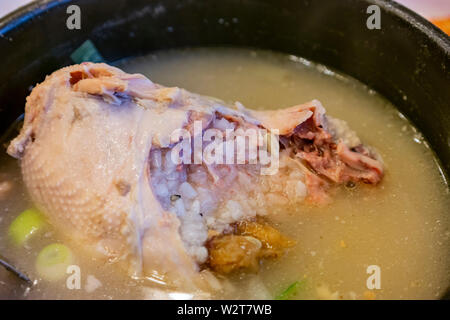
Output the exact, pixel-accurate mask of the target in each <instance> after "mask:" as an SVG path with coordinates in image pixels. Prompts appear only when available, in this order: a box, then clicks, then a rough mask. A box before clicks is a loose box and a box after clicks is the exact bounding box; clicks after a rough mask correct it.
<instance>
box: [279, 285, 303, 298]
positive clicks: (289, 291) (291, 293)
mask: <svg viewBox="0 0 450 320" xmlns="http://www.w3.org/2000/svg"><path fill="white" fill-rule="evenodd" d="M304 284H305V281H295V282H294V283H292V284H291V285H289V287H287V288H286V289H285V290H284V291H283V292H282V293H280V294H279V295H278V296H276V297H275V300H289V299H292V298H293V297H295V296H296V295H297V293H298V292H299V291H300V289H302V287H303V286H304Z"/></svg>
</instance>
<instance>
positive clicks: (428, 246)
mask: <svg viewBox="0 0 450 320" xmlns="http://www.w3.org/2000/svg"><path fill="white" fill-rule="evenodd" d="M118 66H119V67H120V68H122V69H124V70H125V71H127V72H129V73H142V74H144V75H146V76H147V77H149V78H150V79H152V81H154V82H157V83H161V84H164V85H166V86H178V87H181V88H185V89H187V90H189V91H191V92H196V93H199V94H203V95H207V96H213V97H217V98H220V99H222V100H224V101H239V102H241V103H243V104H244V105H245V106H246V107H249V108H257V109H265V110H267V109H273V108H275V107H276V108H280V107H289V106H292V105H295V104H298V103H302V102H305V101H310V100H313V99H318V100H320V101H321V102H322V104H323V105H324V106H325V107H326V109H327V113H328V114H330V115H332V116H335V117H336V118H340V119H344V120H346V121H347V122H348V123H349V125H350V127H351V128H352V129H353V130H355V131H356V132H357V134H358V135H359V137H360V138H361V139H362V140H363V141H364V142H365V143H367V144H368V145H371V146H374V147H375V148H376V149H377V151H378V152H379V153H380V155H381V156H382V158H383V161H384V165H385V176H384V179H383V181H382V182H381V184H380V185H379V186H377V187H369V186H365V185H362V184H358V185H356V186H354V185H349V186H347V187H344V186H343V187H341V188H340V189H338V190H336V194H335V195H334V197H333V202H332V203H331V204H329V205H326V206H321V207H315V206H310V205H308V204H300V205H295V206H279V207H277V208H274V209H271V210H273V212H272V213H271V214H270V216H269V218H268V219H269V221H270V223H271V224H272V225H273V226H276V228H277V229H278V230H280V231H281V232H282V233H283V234H284V235H286V236H288V237H290V238H291V239H293V240H295V241H296V243H297V244H296V245H295V246H294V247H292V248H290V249H289V250H287V252H286V254H284V255H283V256H282V257H281V258H279V259H276V260H264V261H263V262H262V263H261V266H260V269H259V272H257V273H253V272H239V273H234V274H232V275H229V276H221V278H224V279H226V281H225V283H226V285H225V286H224V287H223V289H222V290H221V291H220V292H219V293H217V294H215V296H214V298H219V299H220V298H238V299H273V298H276V297H280V294H282V293H283V291H285V290H286V288H288V287H289V286H291V285H294V287H295V288H294V289H295V290H292V292H288V295H286V294H285V295H284V296H282V298H294V299H295V298H297V299H372V298H375V299H411V298H424V299H433V298H439V297H440V296H441V295H442V294H443V293H444V291H445V290H446V289H447V286H448V283H449V282H450V272H449V268H448V266H449V265H450V254H449V250H448V248H449V246H450V230H449V225H450V223H449V217H448V207H449V204H450V201H449V195H448V187H447V185H446V184H445V181H444V177H443V176H442V175H441V171H440V170H439V165H438V163H437V162H436V160H435V157H434V155H433V153H432V151H431V150H430V149H429V148H428V146H427V144H426V142H425V141H424V139H423V138H422V136H421V134H420V133H419V132H417V130H416V129H415V128H414V127H413V126H411V125H410V124H409V123H408V121H407V120H406V119H405V118H404V117H403V116H402V115H401V114H399V113H398V111H396V109H395V108H394V107H393V106H392V105H391V104H390V103H389V102H387V101H386V100H384V99H383V98H382V97H380V96H379V95H377V94H376V93H374V92H373V91H372V90H370V89H368V88H366V87H364V86H363V85H362V84H360V83H358V82H357V81H355V80H354V79H351V78H349V77H347V76H344V75H341V74H339V73H336V72H334V71H332V70H329V69H327V68H326V67H324V66H321V65H316V64H314V63H311V62H309V61H306V60H304V59H301V58H298V57H293V56H286V55H282V54H277V53H272V52H265V51H253V50H246V49H225V48H216V49H184V50H171V51H163V52H157V53H155V54H153V55H150V56H146V57H141V58H136V59H130V60H126V61H121V62H119V63H118ZM0 179H1V180H0V184H1V186H2V187H1V188H0V192H2V194H0V202H1V207H2V214H1V215H0V252H1V253H2V254H3V255H4V256H5V257H8V258H9V259H10V260H11V262H13V263H14V264H15V265H16V266H17V267H19V268H20V269H21V270H23V271H25V272H26V273H27V274H28V275H29V276H30V277H31V278H32V279H39V277H38V275H37V273H36V259H37V257H38V254H39V252H40V251H41V250H42V248H44V247H45V246H47V245H49V244H52V243H60V244H65V245H67V246H68V247H70V249H71V251H72V253H73V261H72V262H71V263H73V264H75V265H78V266H80V270H81V276H82V277H81V289H79V290H76V289H72V290H70V289H68V288H67V286H66V279H67V277H68V276H69V275H67V276H66V277H63V278H62V279H60V280H58V281H53V282H52V281H46V280H38V282H37V284H36V285H35V286H34V287H33V288H32V289H31V290H26V288H25V286H24V285H23V284H20V282H17V280H16V279H14V277H12V276H11V275H10V274H9V273H8V272H7V271H5V270H3V269H2V268H0V297H8V298H22V297H25V298H29V299H33V298H43V299H50V298H66V299H80V298H96V299H114V298H136V299H141V298H148V297H151V296H150V295H149V290H148V289H146V288H149V287H152V286H153V285H154V283H153V282H152V281H150V280H143V279H140V280H135V279H132V278H130V277H129V276H128V275H127V274H125V273H124V272H123V271H122V270H120V269H118V268H117V267H116V266H115V265H114V263H111V264H107V265H106V266H105V264H104V263H103V262H99V261H98V260H97V259H96V258H95V257H90V256H87V255H86V253H85V252H83V251H82V250H80V248H77V246H76V245H74V244H73V243H71V242H70V241H68V240H67V239H66V237H65V236H64V235H63V234H60V233H58V231H57V230H54V229H53V228H52V227H50V226H49V225H46V226H45V227H43V230H41V231H40V232H39V233H37V234H36V235H35V236H34V237H33V238H32V239H31V240H30V241H27V242H26V244H25V246H17V245H14V244H13V243H12V242H11V239H10V236H8V229H9V228H10V225H11V223H12V221H13V220H14V219H15V218H16V217H17V216H18V214H19V213H21V212H22V211H24V210H25V209H27V208H30V207H32V206H33V204H32V203H31V201H30V200H29V198H28V196H27V193H26V191H25V189H24V185H23V182H22V177H21V174H20V168H19V164H18V162H17V161H16V160H14V159H12V158H10V157H9V156H7V155H6V154H4V155H2V159H1V162H0ZM372 265H376V266H379V268H380V271H381V289H379V290H369V289H368V288H367V286H366V281H367V278H368V277H369V276H370V274H368V273H367V268H368V267H369V266H372ZM152 297H154V295H153V296H152Z"/></svg>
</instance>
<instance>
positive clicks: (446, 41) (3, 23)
mask: <svg viewBox="0 0 450 320" xmlns="http://www.w3.org/2000/svg"><path fill="white" fill-rule="evenodd" d="M358 1H361V2H366V3H367V4H368V5H377V6H379V7H380V8H382V9H383V10H384V11H386V12H387V13H390V14H392V15H395V16H397V17H399V18H400V19H402V20H404V21H406V22H407V23H408V24H410V25H411V26H412V27H413V28H414V29H416V30H418V31H419V32H421V33H423V34H424V35H425V36H427V37H428V38H429V39H431V40H432V41H433V42H435V43H436V44H437V45H438V46H439V47H441V48H442V49H444V51H445V52H446V54H447V55H449V56H450V36H448V35H447V34H446V33H445V32H444V31H442V30H441V29H439V28H438V27H437V26H436V25H434V24H433V23H432V22H431V21H429V20H427V19H426V18H425V17H423V16H421V15H420V14H418V13H416V12H415V11H413V10H411V9H409V8H407V7H405V6H404V5H402V4H400V3H398V2H396V1H393V0H358ZM76 2H77V1H76V0H35V1H33V2H31V3H28V4H25V5H23V6H21V7H19V8H17V9H16V10H14V11H12V12H10V13H9V14H7V15H6V16H4V17H1V18H0V39H1V38H8V36H7V35H8V33H9V32H12V31H14V29H16V28H18V27H20V26H21V25H22V24H24V23H26V22H27V21H29V20H31V19H33V18H35V17H37V16H39V15H40V14H43V13H45V12H47V11H49V10H51V9H52V8H54V7H57V6H62V5H65V4H76Z"/></svg>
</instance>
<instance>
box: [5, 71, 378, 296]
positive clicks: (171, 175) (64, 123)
mask: <svg viewBox="0 0 450 320" xmlns="http://www.w3.org/2000/svg"><path fill="white" fill-rule="evenodd" d="M195 121H200V123H201V131H202V132H203V131H204V130H206V129H208V128H219V129H220V130H225V128H234V129H236V128H243V129H248V128H264V129H267V130H268V131H270V132H277V135H276V138H277V142H276V143H277V147H279V149H280V157H281V158H282V159H283V163H289V171H286V170H287V169H286V168H285V167H283V168H281V169H280V172H279V173H277V174H275V177H272V179H278V180H279V181H285V180H286V179H287V178H286V177H288V175H289V177H290V178H289V181H288V182H286V184H283V185H282V188H281V189H280V188H279V186H274V187H273V188H272V189H270V190H269V189H267V188H265V187H261V188H260V189H258V188H259V187H258V188H257V187H256V185H258V184H260V183H261V185H264V184H265V183H266V182H267V180H265V179H269V178H265V177H261V176H259V175H258V173H259V171H258V170H256V169H257V168H258V167H257V166H255V165H250V164H249V163H246V164H243V165H226V164H219V165H205V164H203V163H200V164H181V165H176V166H174V167H173V168H172V169H171V168H169V169H167V166H168V165H167V164H164V163H161V161H162V162H164V158H165V156H166V155H167V154H168V152H169V151H170V150H172V149H173V148H174V147H175V146H177V144H180V143H181V142H180V139H181V138H178V139H177V138H174V136H173V134H172V133H173V132H174V131H176V130H178V129H185V130H187V131H188V132H193V126H194V122H195ZM204 147H205V146H204V145H203V146H202V148H204ZM268 152H270V150H269V151H268ZM8 153H9V154H10V155H12V156H14V157H16V158H19V159H20V161H21V168H22V174H23V179H24V181H25V184H26V186H27V189H28V191H29V193H30V195H31V197H32V199H33V201H34V202H35V204H36V206H37V207H38V208H40V209H41V210H42V211H43V212H44V213H45V214H46V215H47V217H48V219H49V221H50V222H51V223H52V224H53V225H54V226H55V227H56V228H57V229H58V230H61V231H62V232H64V233H65V234H66V235H67V236H68V237H70V238H72V239H73V240H74V241H78V242H79V243H81V244H82V245H83V246H85V247H86V248H87V249H90V250H91V251H92V252H97V253H99V254H100V255H104V256H106V257H109V258H110V259H113V260H119V261H125V262H126V265H127V266H128V268H129V270H130V271H131V272H132V273H133V274H135V275H137V276H140V275H146V276H149V277H155V278H157V279H163V281H165V282H168V283H170V284H172V285H174V286H177V287H179V288H183V289H185V290H198V289H204V288H205V286H206V285H205V280H204V278H203V277H202V273H201V272H200V270H201V269H202V268H203V267H204V266H205V265H207V263H208V251H207V248H206V243H207V241H209V240H210V239H212V238H213V237H214V236H217V235H219V234H223V233H226V232H229V228H230V226H232V225H233V223H236V222H239V221H242V220H245V219H249V218H250V219H251V218H255V217H256V216H257V215H265V214H267V210H266V209H267V207H268V206H270V204H271V203H272V202H273V203H274V205H278V203H284V202H285V200H286V199H287V201H288V202H289V201H294V200H292V198H295V197H298V199H299V201H303V200H304V199H306V201H309V202H310V203H312V204H323V203H326V202H327V201H329V198H330V197H329V192H328V191H329V190H330V189H331V188H332V187H333V186H335V185H339V184H343V183H347V182H352V183H356V182H363V183H368V184H374V185H375V184H377V183H379V182H380V180H381V179H382V176H383V167H382V164H381V160H380V158H379V156H378V155H377V154H376V153H375V152H374V151H373V150H372V149H370V148H368V147H365V146H364V145H363V144H362V143H361V142H360V141H359V139H358V138H357V136H356V135H355V134H354V132H353V131H351V130H350V129H348V127H347V126H346V124H345V123H342V122H340V120H336V119H332V118H330V117H327V116H326V115H325V109H324V108H323V107H322V106H321V104H320V103H319V102H318V101H312V102H310V103H307V104H304V105H298V106H294V107H292V108H289V109H284V110H276V111H264V112H263V111H258V112H256V111H252V110H249V109H246V108H245V107H243V106H242V105H241V104H239V103H235V104H234V105H227V104H225V103H224V102H222V101H220V100H217V99H214V98H209V97H204V96H200V95H196V94H193V93H190V92H188V91H186V90H183V89H180V88H168V87H164V86H161V85H158V84H155V83H153V82H152V81H150V80H149V79H147V78H146V77H144V76H142V75H140V74H127V73H125V72H123V71H121V70H119V69H117V68H114V67H111V66H108V65H106V64H92V63H84V64H81V65H74V66H70V67H66V68H63V69H61V70H58V71H56V72H54V73H53V74H52V75H50V76H48V77H47V78H46V79H45V81H44V82H42V83H41V84H39V85H37V86H36V87H35V88H34V89H33V91H32V93H31V94H30V96H29V97H28V98H27V104H26V109H25V122H24V126H23V128H22V130H21V133H20V135H19V136H18V137H17V138H15V139H14V140H13V141H12V142H11V144H10V146H9V148H8ZM283 170H285V171H283ZM230 177H233V178H230ZM285 178H286V179H285ZM202 179H203V180H202ZM297 180H298V181H297ZM245 181H247V182H245ZM286 181H287V180H286ZM246 183H249V184H246ZM248 186H251V187H248ZM291 187H292V188H294V189H293V190H294V191H293V193H292V192H290V191H289V190H290V189H289V188H291ZM239 188H240V189H239ZM276 188H278V189H277V190H275V189H276ZM292 188H291V189H292ZM191 189H192V190H191ZM285 189H286V190H285ZM241 190H242V192H241ZM208 192H212V193H213V196H210V195H211V193H208ZM240 193H244V194H245V197H246V198H245V199H248V200H245V199H244V201H239V199H240V198H239V197H240V196H241V195H240ZM181 197H182V199H180V198H181ZM260 198H262V200H261V199H260ZM236 199H238V200H236ZM283 199H284V200H283ZM234 200H236V201H234ZM241 200H242V199H241ZM260 200H261V201H262V202H261V201H260ZM183 201H184V202H183ZM283 201H284V202H283ZM224 206H225V207H227V208H228V209H227V210H228V211H226V213H224V211H223V210H224V209H223V207H224ZM221 210H222V211H221ZM236 212H239V214H237V213H236ZM183 226H184V227H183Z"/></svg>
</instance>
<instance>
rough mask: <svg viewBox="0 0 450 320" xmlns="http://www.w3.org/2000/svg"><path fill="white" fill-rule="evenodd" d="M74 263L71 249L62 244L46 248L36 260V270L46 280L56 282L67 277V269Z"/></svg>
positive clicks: (54, 244)
mask: <svg viewBox="0 0 450 320" xmlns="http://www.w3.org/2000/svg"><path fill="white" fill-rule="evenodd" d="M72 262H73V255H72V252H71V251H70V249H69V248H68V247H67V246H65V245H63V244H60V243H53V244H50V245H48V246H46V247H45V248H44V249H42V250H41V252H39V255H38V257H37V259H36V270H37V272H38V273H39V275H40V276H41V277H42V278H43V279H46V280H49V281H56V280H60V279H62V278H63V277H64V276H65V275H66V271H67V267H68V266H69V265H71V264H72Z"/></svg>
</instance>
